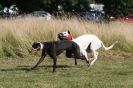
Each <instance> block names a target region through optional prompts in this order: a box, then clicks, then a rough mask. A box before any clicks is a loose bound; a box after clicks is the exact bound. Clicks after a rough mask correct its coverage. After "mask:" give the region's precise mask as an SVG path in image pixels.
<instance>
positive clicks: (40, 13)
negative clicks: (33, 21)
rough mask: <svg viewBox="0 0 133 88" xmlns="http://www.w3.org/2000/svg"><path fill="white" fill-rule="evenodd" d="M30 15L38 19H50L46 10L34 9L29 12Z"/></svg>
mask: <svg viewBox="0 0 133 88" xmlns="http://www.w3.org/2000/svg"><path fill="white" fill-rule="evenodd" d="M30 15H31V16H33V17H37V18H40V19H46V20H49V19H51V14H50V13H48V12H46V11H34V12H32V13H30Z"/></svg>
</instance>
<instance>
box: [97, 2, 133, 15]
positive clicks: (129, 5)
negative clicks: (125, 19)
mask: <svg viewBox="0 0 133 88" xmlns="http://www.w3.org/2000/svg"><path fill="white" fill-rule="evenodd" d="M96 2H97V3H103V4H104V5H105V8H104V9H105V12H106V13H107V14H108V15H110V16H115V17H118V16H124V15H128V14H131V13H133V0H96Z"/></svg>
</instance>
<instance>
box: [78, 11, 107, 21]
mask: <svg viewBox="0 0 133 88" xmlns="http://www.w3.org/2000/svg"><path fill="white" fill-rule="evenodd" d="M79 15H80V16H81V18H83V19H85V20H91V21H97V22H99V21H103V20H104V18H105V15H104V13H102V12H99V11H89V12H82V13H80V14H79Z"/></svg>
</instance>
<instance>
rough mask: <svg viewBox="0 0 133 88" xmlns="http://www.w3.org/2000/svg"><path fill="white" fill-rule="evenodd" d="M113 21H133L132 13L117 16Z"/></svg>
mask: <svg viewBox="0 0 133 88" xmlns="http://www.w3.org/2000/svg"><path fill="white" fill-rule="evenodd" d="M115 21H120V22H128V23H133V14H130V15H127V16H124V17H119V18H117V19H116V20H115Z"/></svg>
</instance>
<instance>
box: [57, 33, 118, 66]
mask: <svg viewBox="0 0 133 88" xmlns="http://www.w3.org/2000/svg"><path fill="white" fill-rule="evenodd" d="M60 35H61V36H60ZM69 36H71V34H70V31H68V32H67V31H66V32H61V33H59V34H58V38H59V39H60V40H63V39H66V40H67V39H68V38H67V37H69ZM61 37H62V38H61ZM65 37H66V38H65ZM71 39H72V41H73V42H75V43H77V44H78V45H79V47H80V52H81V53H82V54H83V55H84V56H85V58H86V59H87V61H89V59H88V56H87V52H88V51H91V52H92V54H93V58H92V59H93V61H92V62H91V63H90V65H93V64H94V63H95V61H96V60H97V59H98V51H97V50H98V49H99V48H101V47H103V48H104V49H105V50H106V51H107V50H110V49H112V48H113V46H114V45H115V44H116V43H117V42H118V41H116V42H115V43H113V44H112V45H111V46H109V47H106V46H105V45H104V44H103V42H102V41H101V40H100V39H99V38H98V37H97V36H96V35H93V34H85V35H81V36H79V37H77V38H75V39H73V38H71Z"/></svg>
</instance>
